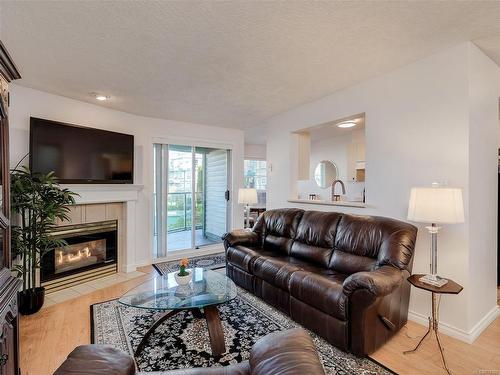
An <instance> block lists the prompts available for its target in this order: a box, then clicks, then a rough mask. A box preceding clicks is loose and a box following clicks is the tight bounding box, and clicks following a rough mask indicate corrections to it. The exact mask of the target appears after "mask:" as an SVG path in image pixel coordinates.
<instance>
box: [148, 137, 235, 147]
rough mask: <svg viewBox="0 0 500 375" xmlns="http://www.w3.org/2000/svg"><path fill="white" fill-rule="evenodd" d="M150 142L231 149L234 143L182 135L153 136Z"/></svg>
mask: <svg viewBox="0 0 500 375" xmlns="http://www.w3.org/2000/svg"><path fill="white" fill-rule="evenodd" d="M152 143H153V144H155V143H160V144H165V145H182V146H191V147H208V148H223V149H229V150H233V149H234V148H235V146H236V145H235V144H234V143H222V142H216V141H214V142H212V141H207V140H206V139H203V138H191V137H190V138H184V137H153V138H152Z"/></svg>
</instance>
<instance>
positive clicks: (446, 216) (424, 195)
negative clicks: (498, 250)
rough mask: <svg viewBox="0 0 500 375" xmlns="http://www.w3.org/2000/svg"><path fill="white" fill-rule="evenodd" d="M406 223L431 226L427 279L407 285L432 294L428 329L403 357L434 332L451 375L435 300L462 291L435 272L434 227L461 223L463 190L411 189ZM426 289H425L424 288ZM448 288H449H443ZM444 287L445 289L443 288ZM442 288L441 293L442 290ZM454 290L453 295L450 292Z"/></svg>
mask: <svg viewBox="0 0 500 375" xmlns="http://www.w3.org/2000/svg"><path fill="white" fill-rule="evenodd" d="M408 220H411V221H415V222H418V223H427V224H430V225H429V226H427V227H426V228H427V229H428V230H429V233H430V237H431V265H430V271H429V273H428V274H427V275H423V276H421V277H420V278H419V279H418V281H419V282H420V283H421V285H420V286H419V285H417V284H415V282H412V281H410V282H411V283H412V284H413V285H414V286H416V287H418V288H420V289H424V290H427V291H429V292H431V294H432V305H431V314H432V315H431V317H429V327H428V329H427V332H426V333H425V334H424V336H422V338H421V339H420V341H419V342H418V344H417V346H415V348H414V349H411V350H406V351H404V352H403V353H404V354H410V353H413V352H415V351H416V350H417V349H418V348H419V347H420V345H421V344H422V342H423V341H424V339H425V338H426V337H427V336H428V335H432V332H434V334H435V337H436V341H437V344H438V348H439V352H440V353H441V358H442V360H443V364H444V368H445V369H446V372H447V373H448V374H450V375H451V372H450V370H449V368H448V365H447V364H446V359H445V357H444V350H443V346H442V345H441V340H440V338H439V333H438V330H439V328H438V327H439V302H440V300H441V298H439V299H438V298H437V295H440V293H441V292H442V293H453V294H458V293H460V291H461V290H462V287H461V286H460V285H458V284H456V283H454V282H453V281H452V282H450V283H448V282H449V281H448V280H447V279H443V278H441V277H439V276H438V271H437V235H438V232H439V229H441V227H439V226H438V225H437V224H456V223H463V222H464V206H463V200H462V190H461V189H456V188H445V187H438V186H433V187H431V188H413V189H411V194H410V202H409V206H408ZM426 284H427V285H428V287H426V286H425V285H426ZM446 284H448V285H446ZM445 285H446V287H444V286H445ZM441 288H442V289H441ZM453 289H455V291H453Z"/></svg>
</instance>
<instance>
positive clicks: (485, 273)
mask: <svg viewBox="0 0 500 375" xmlns="http://www.w3.org/2000/svg"><path fill="white" fill-rule="evenodd" d="M469 79H470V81H469V111H470V112H469V121H470V126H469V221H470V226H469V237H470V238H469V239H470V244H469V247H470V249H469V262H468V266H469V273H470V280H469V288H470V291H471V293H472V294H473V295H474V296H475V299H477V300H478V301H479V302H478V303H471V304H470V305H469V314H470V319H471V322H479V323H478V324H480V325H481V324H482V325H484V321H482V318H483V317H484V316H488V315H491V314H492V313H491V309H492V307H491V305H490V304H489V303H487V302H489V301H492V300H496V296H497V293H496V290H495V289H493V288H491V285H492V284H495V285H496V281H497V273H496V272H497V251H491V249H492V248H493V247H494V248H495V249H496V248H497V212H496V207H497V205H498V194H497V191H498V186H497V185H498V174H497V173H498V162H497V160H498V148H499V146H500V145H499V143H498V135H499V133H500V132H499V131H498V128H499V123H500V121H499V112H498V108H499V107H498V105H499V100H498V98H499V96H500V93H499V92H500V90H499V87H500V69H499V68H498V66H497V65H496V64H495V63H494V62H493V61H492V60H491V59H490V58H488V57H487V56H486V55H485V54H484V53H482V52H481V51H480V50H479V49H478V48H477V47H475V46H474V45H472V44H471V45H469Z"/></svg>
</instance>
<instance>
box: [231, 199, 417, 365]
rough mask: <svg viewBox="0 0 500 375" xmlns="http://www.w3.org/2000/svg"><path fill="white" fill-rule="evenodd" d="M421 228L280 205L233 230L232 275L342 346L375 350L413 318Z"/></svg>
mask: <svg viewBox="0 0 500 375" xmlns="http://www.w3.org/2000/svg"><path fill="white" fill-rule="evenodd" d="M416 235H417V228H416V227H414V226H413V225H411V224H408V223H405V222H402V221H399V220H394V219H389V218H384V217H374V216H356V215H348V214H343V213H337V212H317V211H304V210H300V209H277V210H270V211H266V212H264V213H263V214H262V215H261V216H260V217H259V219H258V220H257V222H256V223H255V226H254V227H253V229H252V230H251V231H250V230H240V231H234V232H230V233H227V234H225V235H224V236H223V239H224V246H225V248H226V262H227V265H226V266H227V275H228V276H229V277H230V278H231V279H232V280H233V281H234V282H235V283H236V284H238V285H240V286H241V287H243V288H245V289H247V290H249V291H250V292H252V293H253V294H255V295H256V296H258V297H260V298H262V299H263V300H264V301H266V302H267V303H269V304H271V305H273V306H275V307H277V308H278V309H280V310H281V311H283V312H284V313H286V314H288V315H289V316H290V317H291V318H292V319H294V320H295V321H296V322H298V323H300V324H301V325H302V326H304V327H306V328H308V329H310V330H312V331H314V332H315V333H317V334H318V335H320V336H322V337H323V338H325V339H326V340H327V341H329V342H330V343H331V344H333V345H335V346H336V347H338V348H340V349H342V350H346V351H350V352H352V353H354V354H356V355H358V356H364V355H366V354H369V353H372V352H373V351H375V350H376V349H377V348H379V347H380V346H382V345H383V344H384V343H385V342H386V341H387V340H388V339H389V338H390V337H391V336H393V335H394V334H395V333H396V332H397V331H398V330H399V329H400V328H401V327H402V326H403V325H404V324H405V323H406V321H407V316H408V303H409V298H410V286H409V284H408V283H407V282H406V281H405V279H406V278H407V277H408V276H409V274H410V272H411V267H412V263H413V251H414V247H415V239H416Z"/></svg>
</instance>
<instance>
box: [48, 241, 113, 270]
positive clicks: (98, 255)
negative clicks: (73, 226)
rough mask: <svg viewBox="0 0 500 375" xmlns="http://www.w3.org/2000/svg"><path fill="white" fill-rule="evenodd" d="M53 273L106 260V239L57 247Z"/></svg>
mask: <svg viewBox="0 0 500 375" xmlns="http://www.w3.org/2000/svg"><path fill="white" fill-rule="evenodd" d="M54 261H55V264H54V268H55V272H54V273H55V274H59V273H64V272H68V271H71V270H75V269H78V268H83V267H88V266H91V265H94V264H99V263H104V262H105V261H106V239H98V240H93V241H86V242H80V243H76V244H73V245H68V246H64V247H58V248H56V249H55V257H54Z"/></svg>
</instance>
